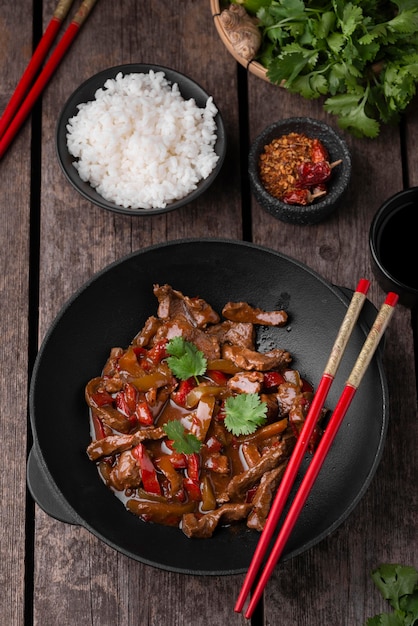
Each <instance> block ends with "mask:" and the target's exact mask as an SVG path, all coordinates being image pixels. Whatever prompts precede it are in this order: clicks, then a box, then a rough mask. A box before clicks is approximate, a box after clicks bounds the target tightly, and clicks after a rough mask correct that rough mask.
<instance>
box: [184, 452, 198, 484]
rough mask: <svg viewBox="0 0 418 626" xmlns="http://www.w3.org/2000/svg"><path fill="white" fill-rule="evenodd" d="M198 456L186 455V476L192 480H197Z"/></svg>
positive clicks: (193, 454) (195, 454) (194, 454)
mask: <svg viewBox="0 0 418 626" xmlns="http://www.w3.org/2000/svg"><path fill="white" fill-rule="evenodd" d="M199 473H200V456H199V455H198V454H197V452H193V453H192V454H188V455H187V475H188V477H189V478H191V479H192V480H199Z"/></svg>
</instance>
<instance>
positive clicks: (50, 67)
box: [0, 0, 97, 159]
mask: <svg viewBox="0 0 418 626" xmlns="http://www.w3.org/2000/svg"><path fill="white" fill-rule="evenodd" d="M96 2H97V0H84V2H83V3H82V5H81V6H80V8H79V10H78V11H77V15H76V16H75V17H74V19H73V20H72V22H71V24H70V25H69V27H68V28H67V30H66V31H65V33H64V34H63V36H62V38H61V39H60V41H59V42H58V44H57V46H56V48H55V49H54V50H53V52H52V54H51V56H50V58H49V59H48V61H47V63H46V65H45V67H44V68H43V70H42V71H41V73H40V74H39V76H38V78H37V80H36V81H35V83H34V85H33V87H32V88H31V90H30V91H29V93H28V95H27V97H26V98H25V100H24V102H23V104H22V106H21V107H20V109H19V110H18V111H17V113H16V115H15V117H14V118H13V120H12V121H11V123H10V124H9V126H8V128H7V130H6V132H5V133H4V135H3V137H2V138H1V139H0V159H1V158H2V157H3V156H4V154H5V152H6V150H7V148H8V147H9V145H10V144H11V143H12V141H13V139H14V138H15V136H16V134H17V133H18V131H19V129H20V127H21V126H22V124H23V123H24V121H25V120H26V118H27V116H28V115H29V113H30V112H31V110H32V108H33V107H34V105H35V102H36V101H37V99H38V98H39V96H40V95H41V93H42V91H43V90H44V89H45V87H46V85H47V84H48V82H49V80H50V79H51V77H52V75H53V73H54V72H55V70H56V68H57V67H58V65H59V64H60V62H61V60H62V59H63V57H64V55H65V54H66V52H67V50H68V48H69V47H70V45H71V44H72V42H73V40H74V38H75V37H76V35H77V33H78V31H79V30H80V26H81V24H82V23H83V22H84V21H85V19H86V18H87V16H88V15H89V13H90V11H91V9H92V8H93V6H94V5H95V4H96Z"/></svg>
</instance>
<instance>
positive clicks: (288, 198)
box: [283, 189, 312, 205]
mask: <svg viewBox="0 0 418 626" xmlns="http://www.w3.org/2000/svg"><path fill="white" fill-rule="evenodd" d="M311 198H312V194H311V192H310V191H309V189H292V190H291V191H288V192H287V193H286V194H285V195H284V196H283V202H285V203H286V204H302V205H305V204H310V203H311V202H312V199H311Z"/></svg>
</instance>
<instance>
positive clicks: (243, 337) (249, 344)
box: [206, 320, 255, 350]
mask: <svg viewBox="0 0 418 626" xmlns="http://www.w3.org/2000/svg"><path fill="white" fill-rule="evenodd" d="M206 332H207V333H208V334H209V335H215V337H216V338H217V339H218V342H219V344H220V345H222V344H224V343H230V344H232V345H234V346H240V347H241V348H249V349H250V350H254V346H255V343H254V342H255V329H254V324H250V323H247V322H232V321H230V320H225V321H224V322H221V323H220V324H215V325H214V326H209V327H208V328H207V330H206Z"/></svg>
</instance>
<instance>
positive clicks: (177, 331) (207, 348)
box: [155, 316, 221, 360]
mask: <svg viewBox="0 0 418 626" xmlns="http://www.w3.org/2000/svg"><path fill="white" fill-rule="evenodd" d="M173 337H183V339H185V340H186V341H191V342H192V343H194V344H195V346H196V347H197V348H198V350H201V352H203V354H204V355H205V357H206V358H207V359H208V360H214V359H219V357H220V354H221V349H220V346H219V342H218V340H217V338H216V336H215V335H209V334H208V333H206V332H205V331H203V330H201V329H200V328H197V327H196V326H194V325H193V324H192V323H191V322H190V321H189V320H187V319H186V318H184V317H181V316H178V317H174V318H172V319H171V320H169V321H168V322H166V323H165V324H164V325H163V326H161V328H160V329H159V330H158V332H157V334H156V335H155V339H156V341H160V340H161V339H168V340H170V339H173Z"/></svg>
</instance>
